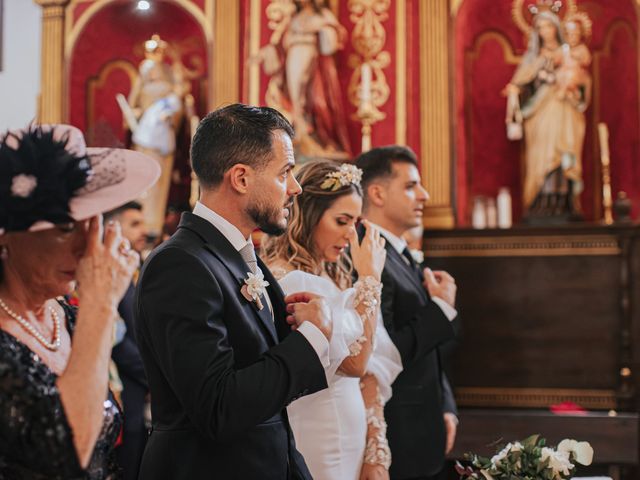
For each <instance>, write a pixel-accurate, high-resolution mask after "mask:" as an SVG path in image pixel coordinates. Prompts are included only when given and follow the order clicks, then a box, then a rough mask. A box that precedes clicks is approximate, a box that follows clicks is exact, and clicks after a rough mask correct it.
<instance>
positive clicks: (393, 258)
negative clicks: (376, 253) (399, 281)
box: [385, 241, 429, 297]
mask: <svg viewBox="0 0 640 480" xmlns="http://www.w3.org/2000/svg"><path fill="white" fill-rule="evenodd" d="M385 247H386V249H387V262H391V263H392V264H393V265H394V266H395V268H396V269H397V270H400V271H401V272H402V275H403V276H404V277H405V278H406V279H407V281H409V282H411V284H412V285H413V286H414V287H415V288H416V290H418V291H419V292H420V294H421V295H423V296H425V295H426V296H427V297H428V296H429V295H428V293H427V291H426V289H425V288H424V286H423V285H422V282H421V281H420V278H419V277H418V275H417V274H416V272H415V271H414V270H413V268H411V265H408V264H407V262H405V261H404V258H402V255H400V254H399V253H398V252H397V250H396V249H395V248H393V246H392V245H391V243H389V241H387V243H386V245H385Z"/></svg>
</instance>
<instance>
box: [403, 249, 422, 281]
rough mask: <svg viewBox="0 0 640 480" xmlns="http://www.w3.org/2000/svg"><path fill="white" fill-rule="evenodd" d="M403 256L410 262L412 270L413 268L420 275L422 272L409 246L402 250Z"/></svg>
mask: <svg viewBox="0 0 640 480" xmlns="http://www.w3.org/2000/svg"><path fill="white" fill-rule="evenodd" d="M402 256H403V257H404V258H405V259H406V260H407V262H408V263H409V266H410V267H411V270H413V271H414V272H416V273H417V274H418V275H419V274H420V267H418V264H417V263H416V261H415V260H414V258H413V255H411V251H410V250H409V247H404V250H402Z"/></svg>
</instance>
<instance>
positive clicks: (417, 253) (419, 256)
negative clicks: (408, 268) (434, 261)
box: [410, 248, 424, 266]
mask: <svg viewBox="0 0 640 480" xmlns="http://www.w3.org/2000/svg"><path fill="white" fill-rule="evenodd" d="M410 253H411V256H412V257H413V260H414V261H415V262H416V263H417V264H418V266H419V265H420V264H422V262H424V252H423V251H422V250H417V249H415V248H412V249H411V250H410Z"/></svg>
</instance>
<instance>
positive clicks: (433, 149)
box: [419, 0, 455, 228]
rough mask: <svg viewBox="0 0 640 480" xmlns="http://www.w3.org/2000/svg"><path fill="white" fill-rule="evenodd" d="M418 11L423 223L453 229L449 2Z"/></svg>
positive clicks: (434, 1)
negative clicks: (424, 191) (426, 200)
mask: <svg viewBox="0 0 640 480" xmlns="http://www.w3.org/2000/svg"><path fill="white" fill-rule="evenodd" d="M419 8H420V132H421V135H420V140H421V141H420V147H421V152H422V180H423V183H424V184H425V186H426V188H427V190H428V191H429V194H430V196H431V200H430V201H429V203H427V208H426V209H425V214H424V223H425V225H427V226H428V227H429V228H453V226H454V224H455V221H454V214H453V206H452V195H451V192H452V188H451V186H452V183H453V169H452V168H451V162H452V155H451V137H450V135H451V133H450V125H451V121H450V112H449V96H450V88H449V56H448V55H449V53H448V52H449V9H448V2H447V0H430V1H427V2H423V1H421V2H420V3H419Z"/></svg>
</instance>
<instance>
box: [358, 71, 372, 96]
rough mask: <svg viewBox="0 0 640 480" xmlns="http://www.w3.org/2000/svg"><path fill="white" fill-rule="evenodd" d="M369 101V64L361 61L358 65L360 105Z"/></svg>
mask: <svg viewBox="0 0 640 480" xmlns="http://www.w3.org/2000/svg"><path fill="white" fill-rule="evenodd" d="M369 102H371V65H369V64H368V63H366V62H365V63H363V64H362V66H361V67H360V105H366V104H368V103H369Z"/></svg>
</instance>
